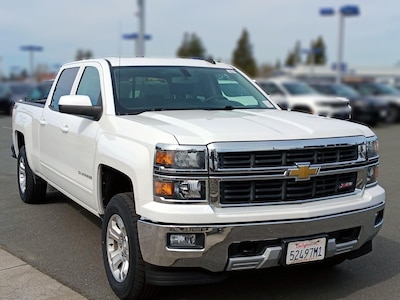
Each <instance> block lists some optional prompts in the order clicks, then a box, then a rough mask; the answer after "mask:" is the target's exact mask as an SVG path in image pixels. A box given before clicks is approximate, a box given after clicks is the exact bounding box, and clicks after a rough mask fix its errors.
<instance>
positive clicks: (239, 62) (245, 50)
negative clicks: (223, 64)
mask: <svg viewBox="0 0 400 300" xmlns="http://www.w3.org/2000/svg"><path fill="white" fill-rule="evenodd" d="M232 63H233V65H235V66H236V67H238V68H239V69H241V70H242V71H243V72H245V73H246V74H247V75H249V76H251V77H254V76H255V75H256V74H257V66H256V61H255V59H254V57H253V51H252V46H251V44H250V41H249V34H248V32H247V30H246V29H244V30H243V31H242V35H241V36H240V38H239V40H238V43H237V46H236V49H235V50H234V51H233V58H232Z"/></svg>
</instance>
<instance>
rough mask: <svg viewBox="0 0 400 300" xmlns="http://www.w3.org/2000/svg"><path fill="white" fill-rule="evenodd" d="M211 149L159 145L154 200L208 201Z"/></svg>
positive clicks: (155, 170) (155, 159)
mask: <svg viewBox="0 0 400 300" xmlns="http://www.w3.org/2000/svg"><path fill="white" fill-rule="evenodd" d="M206 158H207V149H206V147H204V146H179V145H165V144H158V145H157V146H156V149H155V154H154V199H155V201H161V202H169V203H206V202H207V197H206V194H207V192H206V189H207V174H208V172H207V168H208V160H207V159H206Z"/></svg>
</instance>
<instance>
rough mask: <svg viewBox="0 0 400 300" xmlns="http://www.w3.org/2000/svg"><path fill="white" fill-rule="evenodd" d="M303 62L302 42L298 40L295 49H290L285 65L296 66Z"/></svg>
mask: <svg viewBox="0 0 400 300" xmlns="http://www.w3.org/2000/svg"><path fill="white" fill-rule="evenodd" d="M299 64H301V44H300V41H297V42H296V44H295V46H294V49H293V51H290V52H289V54H288V56H287V57H286V60H285V66H287V67H295V66H297V65H299Z"/></svg>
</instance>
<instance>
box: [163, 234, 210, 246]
mask: <svg viewBox="0 0 400 300" xmlns="http://www.w3.org/2000/svg"><path fill="white" fill-rule="evenodd" d="M167 246H168V248H172V249H203V248H204V234H203V233H169V234H168V236H167Z"/></svg>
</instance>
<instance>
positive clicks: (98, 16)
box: [0, 0, 400, 75]
mask: <svg viewBox="0 0 400 300" xmlns="http://www.w3.org/2000/svg"><path fill="white" fill-rule="evenodd" d="M345 5H357V6H358V7H359V9H360V15H359V16H356V17H346V18H345V20H344V24H345V28H344V39H343V40H344V48H343V49H344V50H343V61H344V62H345V63H346V64H348V65H349V66H353V67H354V66H371V67H373V66H379V67H392V66H394V65H399V63H400V1H399V0H380V1H376V0H352V1H350V2H349V1H342V0H246V1H243V0H197V1H195V0H145V5H144V15H145V31H146V34H149V35H151V40H149V41H146V43H145V55H146V56H150V57H175V56H176V52H177V49H178V48H179V46H180V45H181V44H182V41H183V37H184V34H185V33H189V34H191V33H195V34H196V35H197V36H198V37H199V38H200V40H201V41H202V43H203V46H204V48H205V50H206V53H207V54H208V55H211V56H212V57H214V58H215V59H218V60H221V61H223V62H227V63H230V62H231V59H232V53H233V51H234V49H235V47H236V45H237V42H238V40H239V38H240V36H241V34H242V32H243V30H247V31H248V33H249V38H250V43H251V45H252V50H253V56H254V58H255V60H256V63H257V65H259V66H260V65H262V64H272V65H274V64H275V63H276V62H277V61H278V60H279V61H280V62H281V63H283V62H284V60H285V59H286V57H287V55H288V53H289V51H291V50H293V49H294V47H295V44H296V42H300V44H301V47H302V48H303V49H308V48H309V46H310V44H311V42H312V41H313V40H316V39H317V38H318V37H320V36H321V37H322V38H323V40H324V42H325V45H326V50H327V58H328V63H329V64H332V63H334V62H335V61H336V59H337V48H338V31H339V30H338V28H339V15H338V14H336V15H334V16H330V17H326V16H321V15H320V14H319V11H320V9H321V8H325V7H330V8H333V9H335V10H336V11H338V10H339V9H340V8H341V7H343V6H345ZM137 11H138V8H137V0H68V1H67V0H35V1H29V0H23V1H10V0H0V72H2V73H3V74H5V75H7V74H9V72H19V71H18V70H22V69H26V70H29V68H30V60H29V52H26V51H22V50H21V46H25V45H36V46H41V47H43V51H41V52H35V53H34V64H35V66H36V65H38V64H41V65H47V66H48V68H49V69H50V70H53V69H56V68H57V66H59V65H61V64H63V63H66V62H69V61H73V60H74V59H75V55H76V52H77V50H78V49H82V50H90V51H92V53H93V55H94V57H107V56H117V57H127V56H135V47H134V41H132V40H124V39H123V38H122V35H123V34H128V33H134V32H138V28H139V22H138V18H137ZM303 60H305V55H304V57H303ZM399 68H400V66H399Z"/></svg>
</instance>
